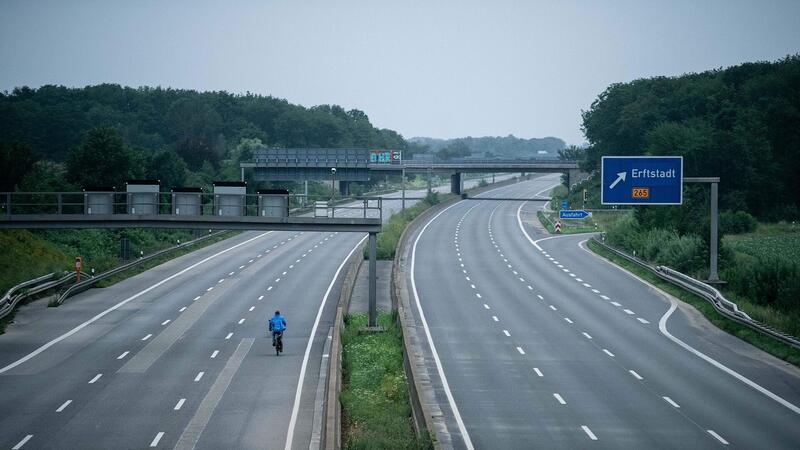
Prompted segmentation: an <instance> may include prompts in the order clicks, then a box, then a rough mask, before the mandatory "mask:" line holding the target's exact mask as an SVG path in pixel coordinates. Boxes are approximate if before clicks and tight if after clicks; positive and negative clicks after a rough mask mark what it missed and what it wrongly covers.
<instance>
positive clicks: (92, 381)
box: [89, 373, 103, 384]
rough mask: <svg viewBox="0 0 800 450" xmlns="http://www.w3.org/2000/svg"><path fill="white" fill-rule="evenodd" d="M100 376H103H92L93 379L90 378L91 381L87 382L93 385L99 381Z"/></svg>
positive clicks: (99, 374) (100, 374)
mask: <svg viewBox="0 0 800 450" xmlns="http://www.w3.org/2000/svg"><path fill="white" fill-rule="evenodd" d="M102 376H103V374H102V373H98V374H97V375H95V376H94V378H92V379H91V380H89V384H94V383H96V382H97V380H99V379H100V377H102Z"/></svg>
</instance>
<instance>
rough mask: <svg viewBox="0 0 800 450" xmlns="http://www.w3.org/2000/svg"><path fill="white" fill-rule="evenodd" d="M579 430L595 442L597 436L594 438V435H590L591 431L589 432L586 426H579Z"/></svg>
mask: <svg viewBox="0 0 800 450" xmlns="http://www.w3.org/2000/svg"><path fill="white" fill-rule="evenodd" d="M581 430H583V431H584V432H585V433H586V434H587V435H588V436H589V439H591V440H593V441H596V440H597V436H595V435H594V433H592V430H590V429H589V427H587V426H586V425H581Z"/></svg>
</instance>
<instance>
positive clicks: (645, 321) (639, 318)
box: [636, 317, 650, 324]
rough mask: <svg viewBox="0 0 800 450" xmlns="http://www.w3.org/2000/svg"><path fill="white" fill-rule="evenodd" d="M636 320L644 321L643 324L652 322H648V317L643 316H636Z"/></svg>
mask: <svg viewBox="0 0 800 450" xmlns="http://www.w3.org/2000/svg"><path fill="white" fill-rule="evenodd" d="M636 320H638V321H639V322H642V323H643V324H648V323H650V322H648V321H647V320H646V319H642V318H641V317H637V318H636Z"/></svg>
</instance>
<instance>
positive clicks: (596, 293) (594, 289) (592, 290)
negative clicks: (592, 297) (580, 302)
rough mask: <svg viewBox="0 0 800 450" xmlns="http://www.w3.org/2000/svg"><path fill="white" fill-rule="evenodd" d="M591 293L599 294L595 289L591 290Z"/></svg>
mask: <svg viewBox="0 0 800 450" xmlns="http://www.w3.org/2000/svg"><path fill="white" fill-rule="evenodd" d="M592 292H594V293H595V294H599V293H600V291H598V290H597V289H592Z"/></svg>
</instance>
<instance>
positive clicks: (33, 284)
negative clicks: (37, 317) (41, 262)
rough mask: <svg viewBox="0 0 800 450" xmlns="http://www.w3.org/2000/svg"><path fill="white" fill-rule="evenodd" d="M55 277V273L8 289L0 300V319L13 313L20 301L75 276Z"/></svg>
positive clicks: (57, 285) (55, 286)
mask: <svg viewBox="0 0 800 450" xmlns="http://www.w3.org/2000/svg"><path fill="white" fill-rule="evenodd" d="M57 276H58V275H57V274H56V273H55V272H54V273H49V274H47V275H43V276H41V277H39V278H34V279H32V280H28V281H24V282H22V283H20V284H18V285H16V286H14V287H12V288H11V289H9V290H8V292H6V294H5V295H4V296H3V298H2V299H1V300H0V319H2V318H3V317H5V316H7V315H9V314H11V311H13V310H14V308H16V307H17V304H19V302H21V301H22V300H24V299H26V298H28V297H31V296H34V295H36V294H40V293H42V292H45V291H47V290H50V289H54V288H57V287H59V286H61V285H63V284H66V283H67V282H69V280H71V279H72V277H74V276H75V275H74V273H68V274H67V275H64V276H62V277H61V278H56V277H57ZM48 280H50V281H48Z"/></svg>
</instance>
